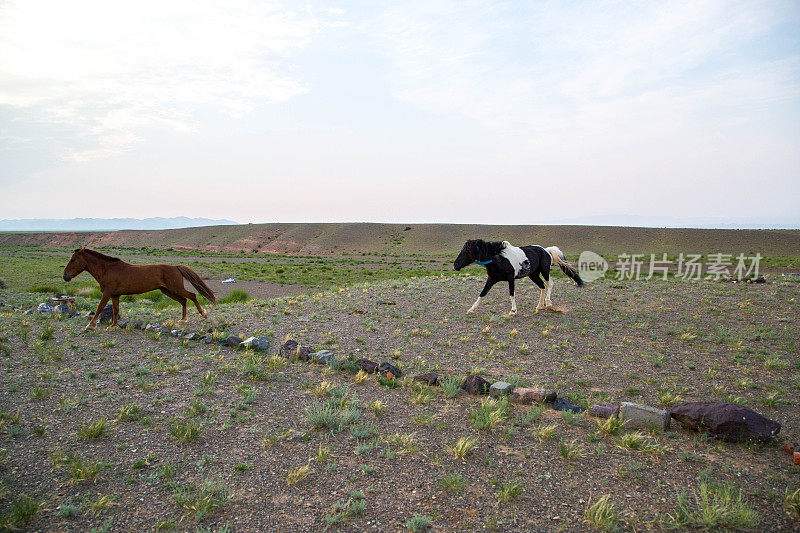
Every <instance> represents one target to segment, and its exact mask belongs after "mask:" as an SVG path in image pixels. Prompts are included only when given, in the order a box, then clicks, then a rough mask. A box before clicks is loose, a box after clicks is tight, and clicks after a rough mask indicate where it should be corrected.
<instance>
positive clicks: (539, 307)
mask: <svg viewBox="0 0 800 533" xmlns="http://www.w3.org/2000/svg"><path fill="white" fill-rule="evenodd" d="M528 277H529V278H531V281H532V282H533V283H534V284H536V286H537V287H539V303H538V304H537V305H536V312H537V313H538V312H539V311H541V310H542V309H544V283H543V282H542V279H541V278H540V277H539V271H538V270H537V271H535V272H532V273H531V274H529V275H528Z"/></svg>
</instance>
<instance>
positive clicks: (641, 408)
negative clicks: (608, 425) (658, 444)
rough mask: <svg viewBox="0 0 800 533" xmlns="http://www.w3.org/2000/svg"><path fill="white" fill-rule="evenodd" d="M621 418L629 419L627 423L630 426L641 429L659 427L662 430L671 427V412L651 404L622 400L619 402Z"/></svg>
mask: <svg viewBox="0 0 800 533" xmlns="http://www.w3.org/2000/svg"><path fill="white" fill-rule="evenodd" d="M619 418H620V420H624V421H627V422H626V423H627V425H628V426H629V427H635V428H641V429H649V428H657V429H660V430H661V431H666V430H667V429H669V413H668V412H667V411H665V410H663V409H658V408H657V407H650V406H649V405H639V404H636V403H631V402H622V403H621V404H619Z"/></svg>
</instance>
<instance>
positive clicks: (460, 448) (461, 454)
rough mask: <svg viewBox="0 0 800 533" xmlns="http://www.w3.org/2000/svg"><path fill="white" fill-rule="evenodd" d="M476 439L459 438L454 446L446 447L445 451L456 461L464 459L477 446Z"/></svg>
mask: <svg viewBox="0 0 800 533" xmlns="http://www.w3.org/2000/svg"><path fill="white" fill-rule="evenodd" d="M477 442H478V441H477V439H475V438H473V437H460V438H459V439H458V440H457V441H456V442H455V444H453V445H452V446H448V447H447V449H448V450H449V451H450V453H451V454H452V455H453V457H455V458H456V459H462V460H463V459H464V458H465V457H466V456H467V455H469V454H470V453H472V450H474V449H475V445H476V444H477Z"/></svg>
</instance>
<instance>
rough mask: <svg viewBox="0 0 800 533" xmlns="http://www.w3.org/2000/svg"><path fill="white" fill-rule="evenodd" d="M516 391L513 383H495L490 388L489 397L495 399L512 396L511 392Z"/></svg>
mask: <svg viewBox="0 0 800 533" xmlns="http://www.w3.org/2000/svg"><path fill="white" fill-rule="evenodd" d="M512 390H514V386H513V385H511V383H506V382H505V381H495V382H494V383H492V386H491V387H489V395H490V396H493V397H495V398H497V397H499V396H508V395H509V394H511V391H512Z"/></svg>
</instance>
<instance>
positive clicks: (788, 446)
mask: <svg viewBox="0 0 800 533" xmlns="http://www.w3.org/2000/svg"><path fill="white" fill-rule="evenodd" d="M782 450H783V451H784V452H786V455H792V454H793V453H794V444H792V443H791V442H789V441H786V442H784V443H783V447H782Z"/></svg>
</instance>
